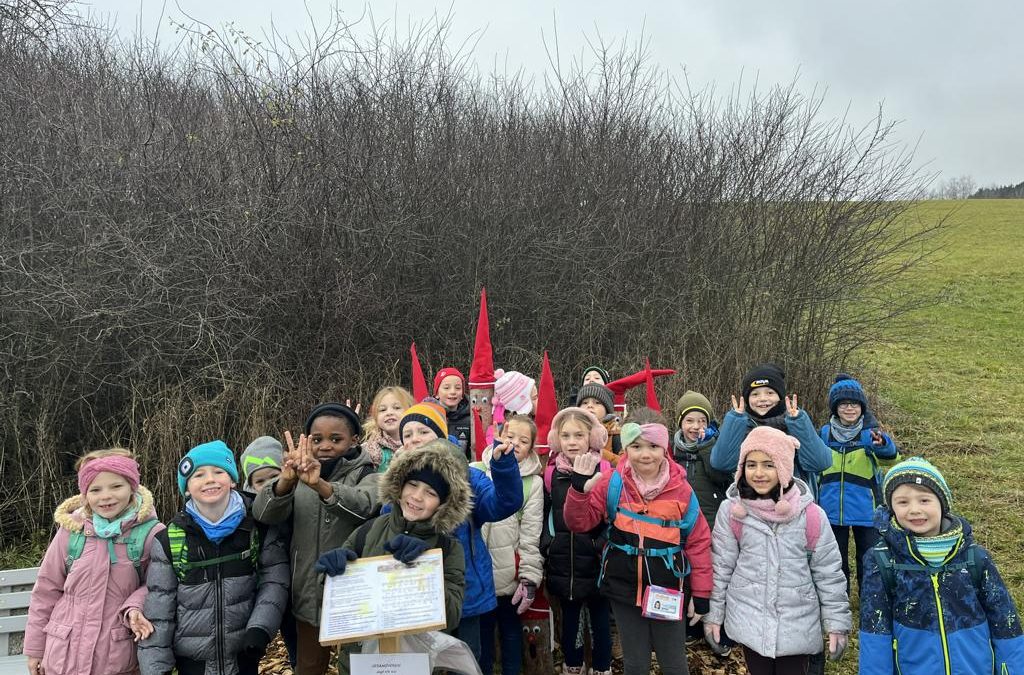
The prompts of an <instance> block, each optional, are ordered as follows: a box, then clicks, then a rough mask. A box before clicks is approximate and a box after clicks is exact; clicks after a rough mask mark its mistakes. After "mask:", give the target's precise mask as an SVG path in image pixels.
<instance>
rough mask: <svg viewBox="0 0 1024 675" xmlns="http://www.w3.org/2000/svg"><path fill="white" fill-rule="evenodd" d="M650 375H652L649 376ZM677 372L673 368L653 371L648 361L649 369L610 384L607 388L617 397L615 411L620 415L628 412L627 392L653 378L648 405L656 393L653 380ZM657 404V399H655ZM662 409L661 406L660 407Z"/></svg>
mask: <svg viewBox="0 0 1024 675" xmlns="http://www.w3.org/2000/svg"><path fill="white" fill-rule="evenodd" d="M648 373H650V375H648ZM675 374H676V371H674V370H672V369H671V368H655V369H653V370H652V369H651V366H650V362H649V361H648V364H647V367H646V368H644V369H643V370H639V371H637V372H635V373H633V374H632V375H627V376H626V377H620V378H619V379H617V380H613V381H612V382H609V383H608V384H607V385H606V386H607V387H608V388H609V389H611V390H612V394H613V395H614V396H615V411H616V412H617V413H619V414H620V415H621V414H622V413H623V412H625V410H626V392H627V391H629V390H630V389H632V388H634V387H639V386H640V385H641V384H646V383H647V379H648V377H650V378H651V385H650V387H649V388H648V405H649V404H650V403H651V394H652V393H653V391H654V382H653V378H655V377H664V376H666V375H675ZM655 404H657V399H655ZM659 407H660V406H659Z"/></svg>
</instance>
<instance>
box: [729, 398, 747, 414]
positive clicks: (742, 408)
mask: <svg viewBox="0 0 1024 675" xmlns="http://www.w3.org/2000/svg"><path fill="white" fill-rule="evenodd" d="M731 398H732V409H733V411H735V412H738V413H739V414H741V415H742V414H743V413H745V412H746V411H747V401H746V399H744V398H743V397H742V396H740V398H739V402H738V403H737V402H736V396H735V395H734V396H732V397H731Z"/></svg>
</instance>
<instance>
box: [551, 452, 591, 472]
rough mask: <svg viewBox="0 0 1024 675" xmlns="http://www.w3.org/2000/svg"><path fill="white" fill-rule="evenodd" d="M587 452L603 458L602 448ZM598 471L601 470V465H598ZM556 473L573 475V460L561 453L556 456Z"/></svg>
mask: <svg viewBox="0 0 1024 675" xmlns="http://www.w3.org/2000/svg"><path fill="white" fill-rule="evenodd" d="M587 452H589V453H590V454H592V455H597V456H598V457H599V458H600V457H601V450H600V448H598V449H597V450H587ZM597 470H598V471H600V470H601V466H600V465H598V467H597ZM555 471H558V472H559V473H572V460H571V459H569V458H568V457H566V456H565V453H564V452H560V453H558V454H557V455H555Z"/></svg>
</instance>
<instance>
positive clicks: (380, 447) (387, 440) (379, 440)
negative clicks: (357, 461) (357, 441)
mask: <svg viewBox="0 0 1024 675" xmlns="http://www.w3.org/2000/svg"><path fill="white" fill-rule="evenodd" d="M401 447H402V442H401V441H396V440H395V439H393V438H391V437H390V436H388V435H387V434H382V433H380V432H377V433H375V434H373V435H372V436H370V437H369V438H367V439H366V441H364V442H363V448H364V449H365V450H366V454H368V455H369V456H370V461H372V462H373V465H374V466H380V462H381V459H383V455H382V453H383V451H384V448H389V449H390V450H392V451H393V452H394V453H395V454H396V455H397V454H398V450H399V448H401Z"/></svg>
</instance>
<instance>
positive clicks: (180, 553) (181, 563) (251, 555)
mask: <svg viewBox="0 0 1024 675" xmlns="http://www.w3.org/2000/svg"><path fill="white" fill-rule="evenodd" d="M167 542H168V544H170V550H171V566H172V567H173V568H174V574H175V576H177V577H178V580H179V581H184V580H185V575H186V574H188V573H189V572H191V571H192V570H197V569H202V568H204V567H212V566H214V565H219V564H221V563H226V562H231V561H233V560H249V562H250V563H251V564H252V568H253V569H254V570H255V569H257V567H258V561H259V557H260V533H259V528H258V527H253V528H252V530H251V531H250V532H249V548H248V549H247V550H244V551H239V552H238V553H231V554H228V555H222V556H218V557H216V558H210V559H209V560H189V559H188V541H187V535H186V534H185V530H183V529H182V528H181V526H180V525H178V524H177V523H173V522H172V523H170V524H169V525H168V526H167Z"/></svg>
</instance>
